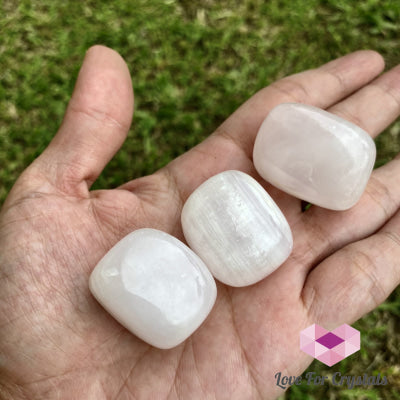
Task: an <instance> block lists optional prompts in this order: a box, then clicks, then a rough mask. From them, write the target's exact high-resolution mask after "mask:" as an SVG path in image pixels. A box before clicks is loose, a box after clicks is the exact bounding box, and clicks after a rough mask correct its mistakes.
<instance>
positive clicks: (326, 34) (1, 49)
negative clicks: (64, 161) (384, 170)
mask: <svg viewBox="0 0 400 400" xmlns="http://www.w3.org/2000/svg"><path fill="white" fill-rule="evenodd" d="M0 8H1V9H0V10H1V14H0V203H1V202H2V201H4V199H5V196H6V194H7V192H8V191H9V190H10V188H11V186H12V184H13V182H14V181H15V180H16V178H17V177H18V175H19V174H20V173H21V171H22V170H23V169H24V168H25V167H26V166H27V165H29V163H30V162H31V161H32V160H33V159H34V158H35V157H36V156H37V155H38V154H40V152H41V151H43V149H44V148H45V147H46V145H47V144H48V143H49V141H50V140H51V138H52V137H53V135H54V133H55V132H56V130H57V128H58V126H59V124H60V122H61V120H62V116H63V112H64V109H65V106H66V104H67V102H68V99H69V97H70V94H71V92H72V89H73V85H74V82H75V78H76V76H77V73H78V70H79V66H80V63H81V60H82V58H83V55H84V53H85V51H86V49H87V48H88V47H89V46H91V45H93V44H95V43H101V44H105V45H107V46H110V47H112V48H114V49H116V50H117V51H119V52H120V54H121V55H122V56H123V57H124V58H125V60H126V61H127V63H128V65H129V68H130V71H131V74H132V77H133V85H134V89H135V97H136V106H135V108H136V113H135V118H134V123H133V127H132V129H131V131H130V133H129V136H128V139H127V141H126V143H125V145H124V147H123V149H122V150H121V151H120V152H119V153H118V155H117V156H116V157H115V158H114V159H113V160H112V161H111V162H110V164H109V165H108V166H107V168H106V169H105V171H104V172H103V174H102V175H101V177H100V178H99V179H98V181H97V182H96V184H95V188H100V187H101V188H111V187H115V186H117V185H119V184H121V183H123V182H125V181H127V180H130V179H132V178H135V177H139V176H142V175H146V174H149V173H151V172H153V171H154V170H156V169H157V168H159V167H161V166H163V165H165V164H166V163H167V162H168V161H170V160H171V159H173V158H174V157H176V156H177V155H179V154H182V153H183V152H185V151H186V150H188V149H189V148H190V147H192V146H193V145H195V144H196V143H198V142H199V141H201V140H202V139H204V138H205V137H206V136H207V135H208V134H210V133H211V132H212V131H213V130H214V129H215V128H216V127H217V126H218V125H219V124H220V123H221V122H222V121H223V120H224V119H225V118H226V117H227V116H228V115H229V114H231V113H232V112H233V111H234V110H235V109H236V108H237V107H238V106H239V105H240V104H241V103H242V102H243V101H245V100H246V99H247V98H248V97H249V96H251V95H252V94H253V93H254V92H256V91H257V90H258V89H260V88H262V87H264V86H265V85H268V84H269V83H271V82H273V81H274V80H276V79H278V78H280V77H283V76H285V75H288V74H292V73H295V72H299V71H301V70H304V69H307V68H313V67H316V66H318V65H320V64H322V63H324V62H326V61H329V60H331V59H333V58H335V57H338V56H341V55H343V54H345V53H348V52H350V51H354V50H357V49H366V48H371V49H375V50H377V51H379V52H380V53H381V54H382V55H383V56H384V57H385V60H386V63H387V66H388V67H391V66H394V65H395V64H397V63H399V62H400V56H399V54H400V40H399V39H400V35H399V32H400V22H399V21H400V2H398V1H390V0H382V1H378V0H366V1H363V2H349V1H347V0H307V1H306V0H286V1H285V0H270V1H268V2H265V1H261V0H245V1H227V0H222V1H216V0H203V1H202V2H193V1H191V0H181V1H175V0H164V1H160V0H134V1H124V0H116V1H114V2H108V1H93V0H92V1H85V2H82V1H77V0H71V1H68V2H55V1H51V0H41V1H39V0H35V1H26V0H25V1H24V0H22V1H19V2H16V1H14V0H3V2H2V3H1V5H0ZM377 147H378V161H377V165H382V164H384V163H385V162H387V161H388V160H390V159H391V158H392V157H393V156H394V155H395V154H397V152H399V151H400V124H399V123H397V124H394V125H392V127H390V128H389V129H388V130H387V131H386V132H385V133H384V134H383V135H382V136H381V137H380V138H379V139H378V140H377ZM399 314H400V293H399V291H397V292H395V293H394V294H393V295H392V296H391V297H390V299H389V300H388V301H387V302H386V303H385V304H383V305H382V306H381V307H379V308H378V309H377V310H375V311H374V312H372V313H370V314H368V315H367V316H366V317H364V318H363V319H362V320H360V321H359V322H357V324H355V325H354V326H355V327H356V328H357V329H360V330H361V332H362V337H363V343H362V351H361V352H359V353H357V354H355V355H354V356H352V357H351V358H350V359H348V360H345V361H343V362H341V363H340V365H339V367H337V368H339V369H340V370H343V371H345V372H346V374H356V375H357V374H361V375H362V373H364V372H366V371H370V372H371V373H377V372H380V373H381V374H382V373H384V374H386V375H388V376H389V377H390V378H389V385H388V386H385V387H375V388H369V389H365V388H355V389H352V390H347V388H346V387H334V386H327V385H325V386H323V387H317V386H315V387H311V386H305V385H302V386H298V387H293V388H292V389H290V390H289V391H288V392H287V393H286V394H285V395H284V398H286V399H320V398H332V399H335V398H338V399H355V398H357V399H378V398H382V399H384V398H393V399H396V398H400V394H399V393H400V361H399V358H400V352H399V350H398V349H399V348H400V338H399V333H398V332H399V316H400V315H399ZM335 368H336V367H333V368H332V369H324V367H323V365H322V364H321V363H318V362H314V363H313V364H312V365H311V366H310V368H309V370H313V371H317V373H318V374H320V375H323V374H328V373H332V371H333V370H336V369H335Z"/></svg>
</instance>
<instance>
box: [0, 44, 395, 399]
mask: <svg viewBox="0 0 400 400" xmlns="http://www.w3.org/2000/svg"><path fill="white" fill-rule="evenodd" d="M382 69H383V61H382V58H381V57H380V56H379V55H378V54H376V53H374V52H372V51H360V52H356V53H353V54H350V55H347V56H345V57H342V58H340V59H337V60H335V61H332V62H330V63H328V64H326V65H324V66H322V67H320V68H318V69H315V70H310V71H306V72H302V73H300V74H296V75H293V76H290V77H288V78H285V79H282V80H280V81H278V82H276V83H274V84H272V85H271V86H269V87H267V88H265V89H263V90H261V91H260V92H258V93H257V94H255V95H254V96H253V97H252V98H251V99H250V100H248V101H247V102H246V103H244V104H243V105H242V106H241V107H240V108H239V109H238V110H237V111H236V112H235V113H234V114H233V115H232V116H231V117H230V118H228V119H227V120H226V121H225V122H224V123H223V124H222V125H221V126H220V127H219V128H218V129H217V131H216V132H215V133H214V134H212V135H211V136H210V137H209V138H208V139H207V140H205V141H204V142H202V143H201V144H199V145H198V146H196V147H195V148H193V149H192V150H191V151H189V152H188V153H186V154H184V155H182V156H181V157H179V158H177V159H176V160H174V161H173V162H171V163H170V164H168V165H167V166H166V167H165V168H163V169H161V170H159V171H157V172H156V173H154V174H153V175H150V176H146V177H143V178H140V179H136V180H133V181H131V182H128V183H126V184H124V185H123V186H121V187H119V188H117V189H113V190H95V191H90V186H91V184H92V183H93V182H94V181H95V180H96V178H97V177H98V175H99V174H100V172H101V171H102V169H103V168H104V166H105V165H106V164H107V162H108V161H109V160H110V159H111V157H112V156H113V155H114V154H115V152H116V151H117V150H118V148H119V147H120V146H121V145H122V143H123V141H124V139H125V136H126V134H127V131H128V129H129V126H130V123H131V117H132V109H133V94H132V89H131V81H130V77H129V72H128V69H127V67H126V65H125V63H124V62H123V60H122V59H121V57H120V56H119V55H118V54H117V53H115V52H114V51H112V50H110V49H107V48H105V47H100V46H95V47H94V48H92V49H90V50H89V52H88V53H87V55H86V58H85V61H84V64H83V67H82V69H81V72H80V74H79V77H78V81H77V84H76V88H75V91H74V93H73V96H72V99H71V101H70V103H69V105H68V108H67V111H66V115H65V118H64V121H63V123H62V126H61V128H60V130H59V132H58V133H57V135H56V136H55V138H54V139H53V141H52V142H51V144H50V145H49V147H48V148H47V149H46V150H45V151H44V152H43V154H42V155H41V156H40V157H39V158H38V159H36V160H35V161H34V162H33V164H32V165H31V166H30V167H29V168H28V169H27V170H26V171H25V172H24V173H23V174H22V175H21V177H20V178H19V179H18V181H17V183H16V184H15V186H14V187H13V189H12V190H11V192H10V194H9V197H8V199H7V200H6V202H5V204H4V206H3V209H2V212H1V215H0V218H1V219H0V259H1V261H0V266H1V269H0V293H1V297H0V354H1V363H0V368H1V369H0V376H1V378H0V394H1V395H2V396H0V397H2V398H6V399H7V398H10V397H11V398H13V399H20V398H21V399H26V398H29V399H31V400H33V399H44V398H46V399H53V398H57V399H58V398H61V399H96V400H99V399H134V398H135V399H167V398H168V399H178V398H179V399H208V398H217V399H258V398H260V399H269V398H274V397H276V396H277V395H279V393H280V391H281V389H279V388H278V387H277V386H276V385H275V380H274V375H275V373H276V372H278V371H281V372H282V374H283V375H299V374H301V372H302V371H303V370H304V369H305V368H306V367H307V365H308V364H309V363H310V362H311V361H312V360H311V357H309V356H307V355H306V354H305V353H303V352H301V351H300V349H299V339H298V337H299V332H300V331H301V330H302V329H304V328H305V327H307V326H308V325H311V324H312V323H318V324H320V325H322V326H324V327H326V328H327V329H331V328H335V327H337V326H338V325H340V324H342V323H352V322H354V321H355V320H357V319H358V318H360V317H361V316H362V315H364V314H365V313H367V312H368V311H370V310H372V309H373V308H375V307H376V306H377V305H378V304H380V303H381V302H383V301H384V300H385V298H386V297H387V296H388V295H389V294H390V292H391V291H392V290H393V289H394V288H395V287H396V286H397V285H398V283H399V280H400V268H399V265H398V260H399V258H400V246H399V245H400V212H399V211H398V209H399V206H400V159H396V160H393V161H391V162H389V163H388V164H386V165H385V166H383V167H381V168H379V169H377V170H375V171H374V172H373V174H372V177H371V180H370V182H369V184H368V187H367V190H366V192H365V194H364V195H363V197H362V199H361V200H360V202H359V203H358V204H357V205H356V206H355V207H353V208H352V209H350V210H348V211H345V212H337V211H329V210H325V209H322V208H319V207H315V206H313V207H311V208H310V209H309V210H307V211H306V212H302V210H301V202H300V200H299V199H296V198H293V197H291V196H289V195H287V194H285V193H283V192H281V191H279V190H277V189H276V188H274V187H272V186H270V185H268V184H267V183H265V182H262V181H261V179H260V177H259V176H258V175H257V174H256V172H255V170H254V167H253V164H252V160H251V154H252V147H253V142H254V138H255V135H256V133H257V130H258V127H259V125H260V123H261V122H262V120H263V119H264V118H265V116H266V115H267V114H268V111H269V110H270V109H271V108H272V107H274V106H275V105H277V104H279V103H282V102H303V103H308V104H312V105H315V106H318V107H321V108H325V109H327V110H328V111H330V112H332V113H335V114H337V115H340V116H342V117H344V118H345V119H347V120H349V121H352V122H354V123H356V124H357V125H359V126H361V127H362V128H364V129H365V130H366V131H367V132H369V133H370V134H371V135H372V136H374V137H375V136H376V135H377V134H379V132H381V131H382V130H383V129H384V128H385V127H386V126H387V125H388V124H390V123H391V122H392V121H393V120H394V119H395V118H396V117H397V116H398V114H399V112H400V86H399V78H400V68H399V67H397V68H395V69H393V70H391V71H389V72H387V73H385V74H383V75H382V76H380V77H378V78H376V77H377V75H378V74H379V73H380V72H381V71H382ZM375 78H376V79H375ZM374 79H375V80H374ZM227 169H238V170H242V171H244V172H246V173H249V174H250V175H252V176H254V177H256V178H257V179H258V180H260V181H261V182H262V183H263V185H264V187H265V188H266V190H267V191H268V192H269V193H270V194H271V195H272V197H273V198H274V199H275V201H276V202H277V203H278V205H279V206H280V208H281V209H282V211H283V213H284V214H285V216H286V217H287V219H288V221H289V223H290V225H291V228H292V231H293V236H294V250H293V253H292V255H291V256H290V257H289V259H288V260H287V262H286V263H285V264H284V265H282V266H281V267H280V268H279V269H278V270H277V271H275V272H274V273H273V274H272V275H270V276H269V277H268V278H266V279H265V280H263V281H261V282H259V283H258V284H256V285H253V286H250V287H245V288H231V287H227V286H224V285H222V284H218V298H217V301H216V304H215V307H214V309H213V310H212V312H211V314H210V315H209V317H208V318H207V320H206V321H205V322H204V323H203V325H202V326H201V327H200V328H199V329H198V330H197V331H196V332H195V333H194V334H193V335H192V336H191V337H190V338H189V339H188V340H186V341H185V342H184V343H182V344H181V345H179V346H178V347H176V348H174V349H171V350H158V349H156V348H153V347H151V346H149V345H147V344H146V343H144V342H143V341H141V340H139V339H137V338H136V337H135V336H133V335H132V334H130V333H129V332H128V331H126V330H125V329H124V328H123V327H122V326H121V325H119V324H118V323H117V322H116V321H115V320H114V319H113V318H112V317H111V316H110V315H109V314H107V312H106V311H105V310H104V309H103V308H102V307H101V306H100V305H99V304H98V303H97V302H96V301H95V300H94V298H93V297H92V296H91V294H90V292H89V289H88V278H89V275H90V273H91V271H92V269H93V268H94V266H95V265H96V263H97V262H98V261H99V259H100V258H101V257H102V256H103V255H104V254H105V253H106V252H107V251H108V250H109V249H110V248H111V247H112V246H113V245H114V244H115V243H116V242H117V241H118V240H120V239H121V238H122V237H123V236H125V235H126V234H127V233H129V232H131V231H132V230H135V229H138V228H143V227H152V228H157V229H161V230H163V231H166V232H169V233H171V234H173V235H175V236H176V237H178V238H179V239H181V240H183V235H182V231H181V226H180V211H181V208H182V204H183V203H184V201H185V199H186V198H187V197H188V195H189V194H190V193H191V192H192V191H193V190H194V189H195V188H196V187H197V186H198V185H199V184H200V183H202V182H203V181H204V180H205V179H207V178H209V177H210V176H212V175H214V174H217V173H218V172H221V171H224V170H227ZM348 305H350V306H348Z"/></svg>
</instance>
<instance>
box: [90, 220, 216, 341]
mask: <svg viewBox="0 0 400 400" xmlns="http://www.w3.org/2000/svg"><path fill="white" fill-rule="evenodd" d="M89 287H90V290H91V292H92V294H93V295H94V297H95V298H96V299H97V300H98V301H99V303H100V304H101V305H102V306H103V307H104V308H105V309H106V310H107V311H108V312H109V313H110V314H111V315H112V316H113V317H114V318H115V319H116V320H117V321H119V322H120V323H121V325H123V326H125V328H127V329H128V330H129V331H131V332H132V333H133V334H135V335H136V336H138V337H139V338H141V339H142V340H144V341H145V342H147V343H149V344H151V345H153V346H155V347H159V348H162V349H168V348H171V347H174V346H176V345H178V344H179V343H181V342H183V341H184V340H185V339H186V338H187V337H189V336H190V335H191V334H192V333H193V332H194V331H195V330H196V329H197V328H198V327H199V325H200V324H201V323H202V322H203V321H204V319H205V318H206V317H207V315H208V314H209V312H210V310H211V308H212V306H213V305H214V302H215V298H216V293H217V292H216V285H215V281H214V279H213V277H212V276H211V274H210V272H209V271H208V269H207V268H206V266H205V265H204V263H203V261H202V260H201V259H200V258H199V257H198V256H197V255H196V254H194V253H193V251H192V250H190V249H189V248H188V247H187V246H186V245H185V244H183V243H182V242H181V241H179V240H178V239H176V238H175V237H173V236H171V235H169V234H167V233H165V232H161V231H158V230H155V229H147V228H146V229H139V230H136V231H134V232H132V233H130V234H129V235H127V236H125V237H124V238H123V239H122V240H121V241H119V242H118V243H117V244H116V245H115V246H114V247H113V248H112V249H111V250H110V251H109V252H108V253H107V254H106V255H105V256H104V257H103V258H102V259H101V260H100V262H99V263H98V264H97V266H96V267H95V269H94V270H93V272H92V274H91V276H90V281H89Z"/></svg>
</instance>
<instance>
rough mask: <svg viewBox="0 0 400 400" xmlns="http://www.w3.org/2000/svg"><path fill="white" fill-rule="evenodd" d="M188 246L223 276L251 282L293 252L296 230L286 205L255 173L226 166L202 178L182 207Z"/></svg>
mask: <svg viewBox="0 0 400 400" xmlns="http://www.w3.org/2000/svg"><path fill="white" fill-rule="evenodd" d="M181 218H182V229H183V232H184V235H185V238H186V241H187V242H188V244H189V246H190V247H191V248H192V249H193V250H194V251H195V252H196V253H197V254H198V255H199V256H200V257H201V258H202V260H203V261H204V262H205V264H206V265H207V267H208V268H209V269H210V271H211V273H212V274H213V275H214V277H215V278H217V279H218V280H219V281H221V282H223V283H225V284H227V285H230V286H247V285H251V284H253V283H256V282H258V281H260V280H261V279H263V278H265V277H266V276H267V275H269V274H270V273H271V272H273V271H274V270H275V269H276V268H278V267H279V266H280V265H281V264H282V263H283V262H284V261H285V260H286V258H287V257H288V256H289V254H290V252H291V250H292V246H293V240H292V234H291V231H290V228H289V225H288V223H287V221H286V219H285V217H284V215H283V214H282V212H281V210H280V209H279V208H278V206H277V205H276V204H275V202H274V201H273V200H272V198H271V197H270V196H269V194H268V193H267V192H266V191H265V190H264V189H263V187H262V186H261V185H260V184H259V183H258V182H257V181H256V180H255V179H253V178H252V177H251V176H249V175H247V174H245V173H243V172H240V171H224V172H221V173H219V174H217V175H214V176H213V177H211V178H209V179H208V180H207V181H205V182H204V183H203V184H201V185H200V186H199V187H198V188H197V189H196V190H195V191H194V192H193V193H192V194H191V195H190V196H189V198H188V199H187V201H186V203H185V205H184V207H183V209H182V216H181Z"/></svg>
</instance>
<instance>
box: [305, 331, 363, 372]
mask: <svg viewBox="0 0 400 400" xmlns="http://www.w3.org/2000/svg"><path fill="white" fill-rule="evenodd" d="M300 349H301V350H302V351H304V353H307V354H309V355H310V356H312V357H314V358H316V359H317V360H318V361H321V362H322V363H324V364H325V365H328V366H329V367H331V366H332V365H334V364H336V363H338V362H339V361H342V360H343V359H345V358H346V357H348V356H349V355H351V354H353V353H355V352H356V351H358V350H360V331H358V330H357V329H354V328H352V327H351V326H350V325H347V324H344V325H341V326H339V327H338V328H336V329H334V330H333V331H332V332H329V331H328V330H326V329H324V328H322V327H321V326H319V325H317V324H313V325H311V326H309V327H308V328H306V329H304V330H303V331H301V332H300Z"/></svg>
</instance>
